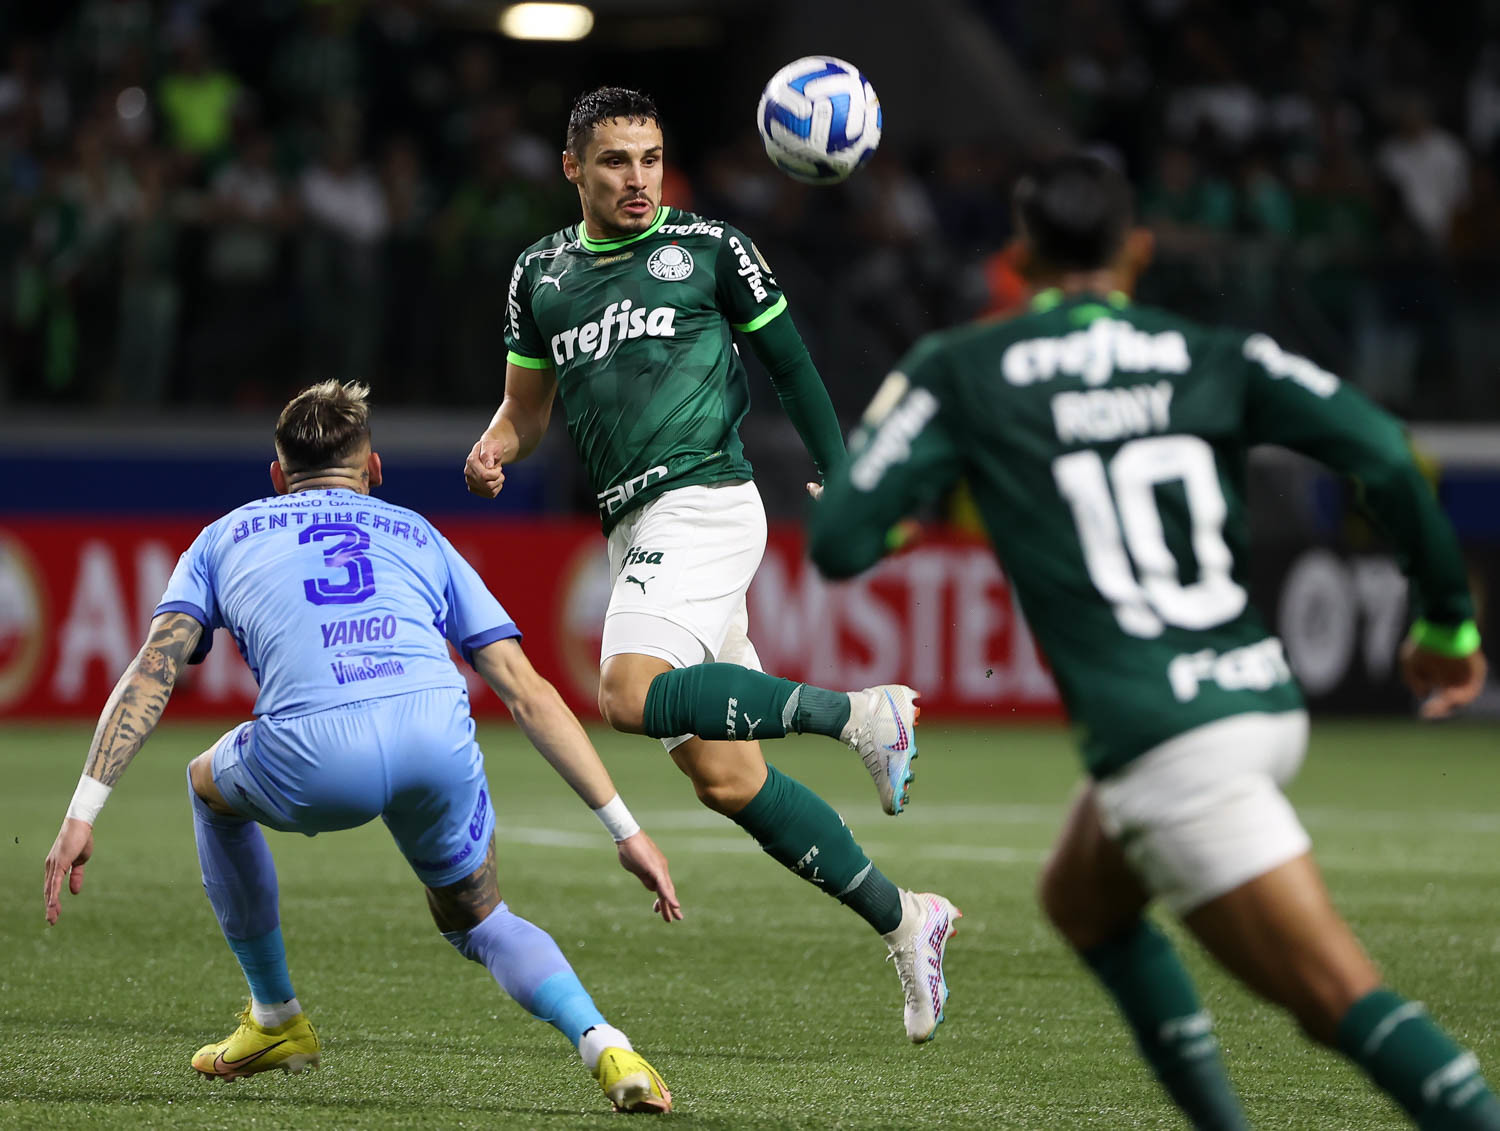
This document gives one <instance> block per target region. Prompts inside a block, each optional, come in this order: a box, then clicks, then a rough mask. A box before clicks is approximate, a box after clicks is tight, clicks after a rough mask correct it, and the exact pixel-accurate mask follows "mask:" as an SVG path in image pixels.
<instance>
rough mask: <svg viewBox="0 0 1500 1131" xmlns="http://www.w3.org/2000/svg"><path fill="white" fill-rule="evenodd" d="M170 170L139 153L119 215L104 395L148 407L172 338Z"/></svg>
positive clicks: (158, 390) (156, 397)
mask: <svg viewBox="0 0 1500 1131" xmlns="http://www.w3.org/2000/svg"><path fill="white" fill-rule="evenodd" d="M173 176H174V169H173V164H172V161H171V159H170V158H169V157H168V156H167V155H165V154H162V153H155V152H148V153H145V154H142V155H141V157H140V158H139V160H138V161H137V162H136V167H135V195H134V199H133V200H132V202H131V208H130V211H129V214H128V215H127V216H126V218H125V227H124V233H123V247H122V249H121V274H120V313H119V319H120V323H119V325H120V328H119V338H118V342H119V345H118V348H119V358H118V362H117V372H116V384H115V387H114V388H113V389H112V390H111V391H110V392H111V396H110V399H111V400H114V401H116V402H117V403H120V404H122V405H125V406H128V407H130V408H136V407H144V408H151V407H155V406H157V405H160V404H161V403H162V402H163V401H164V400H165V399H166V392H167V380H168V377H169V375H170V372H171V366H172V360H173V356H174V353H175V347H176V341H177V315H178V310H179V307H180V304H181V294H180V290H179V286H178V282H177V262H176V256H177V241H178V235H179V231H180V224H179V217H178V215H177V212H176V208H175V201H174V200H173V187H174V186H173V184H172V180H173Z"/></svg>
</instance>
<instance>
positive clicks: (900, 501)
mask: <svg viewBox="0 0 1500 1131" xmlns="http://www.w3.org/2000/svg"><path fill="white" fill-rule="evenodd" d="M1257 443H1273V444H1280V445H1283V446H1286V447H1289V448H1292V449H1295V450H1298V451H1301V452H1303V453H1305V454H1307V455H1309V456H1312V457H1313V458H1315V459H1318V460H1320V461H1322V462H1323V463H1326V464H1328V465H1329V466H1330V467H1332V468H1334V469H1336V470H1339V471H1342V472H1345V473H1346V474H1348V475H1351V476H1353V477H1354V478H1355V479H1356V480H1357V481H1358V482H1359V484H1360V486H1361V487H1362V489H1363V494H1364V496H1365V500H1366V502H1367V503H1368V504H1369V506H1370V509H1371V510H1372V512H1373V514H1374V516H1375V517H1376V519H1377V520H1379V521H1382V523H1383V525H1384V526H1385V528H1386V530H1387V533H1388V534H1390V535H1391V536H1392V538H1393V539H1394V541H1395V543H1396V545H1397V547H1398V548H1399V549H1401V550H1402V551H1404V553H1405V557H1406V560H1405V561H1404V565H1405V566H1406V569H1407V572H1408V575H1409V576H1410V577H1411V579H1412V581H1413V584H1414V588H1415V591H1416V592H1415V595H1414V596H1415V601H1416V604H1417V606H1418V608H1419V609H1420V610H1422V613H1423V615H1426V616H1428V617H1430V618H1432V619H1435V620H1439V621H1442V622H1444V623H1457V622H1459V621H1462V620H1464V619H1466V618H1468V617H1470V616H1472V615H1473V610H1472V605H1471V603H1470V599H1469V595H1468V586H1467V580H1466V577H1465V573H1464V567H1463V562H1462V558H1461V557H1460V554H1459V549H1458V544H1457V539H1456V537H1455V536H1454V534H1453V531H1452V528H1451V526H1450V525H1449V524H1448V522H1447V520H1446V518H1445V517H1444V516H1443V514H1442V512H1441V510H1440V509H1439V507H1438V506H1437V502H1436V499H1435V498H1434V496H1433V494H1432V492H1431V489H1430V487H1429V486H1428V484H1427V483H1426V482H1425V480H1424V479H1423V478H1422V476H1421V474H1420V472H1419V471H1418V469H1417V468H1416V467H1415V465H1414V463H1413V461H1412V459H1411V457H1410V454H1409V452H1408V450H1407V446H1406V441H1405V436H1404V432H1403V430H1402V429H1401V427H1400V425H1399V424H1398V423H1397V422H1396V421H1395V420H1394V419H1393V418H1391V417H1390V416H1388V415H1387V414H1386V413H1384V412H1383V411H1381V410H1380V409H1378V408H1376V407H1375V406H1374V405H1373V404H1371V403H1370V402H1369V401H1367V400H1366V399H1365V398H1364V397H1362V396H1361V395H1360V394H1359V393H1357V392H1355V391H1354V390H1352V389H1350V388H1349V387H1348V386H1346V385H1344V384H1343V383H1341V382H1340V381H1339V380H1338V379H1337V378H1336V377H1334V376H1333V375H1332V374H1330V373H1328V372H1326V371H1324V370H1323V369H1320V368H1319V367H1318V366H1316V365H1315V364H1313V363H1312V362H1311V361H1309V360H1307V359H1306V358H1302V357H1298V356H1296V355H1294V354H1290V353H1287V352H1285V351H1283V350H1282V349H1281V348H1280V347H1279V346H1278V345H1277V344H1276V343H1275V342H1274V341H1272V340H1271V339H1270V338H1268V337H1266V336H1265V335H1262V334H1248V335H1247V334H1245V333H1243V332H1233V331H1228V330H1223V329H1210V328H1205V327H1201V326H1198V325H1196V324H1194V323H1192V322H1190V321H1189V320H1187V319H1184V318H1180V317H1178V316H1176V315H1173V314H1171V313H1168V312H1165V311H1161V310H1155V309H1150V308H1146V307H1139V306H1134V305H1131V304H1129V303H1128V302H1126V300H1125V299H1124V297H1123V296H1120V295H1115V296H1111V297H1108V298H1106V297H1103V296H1091V295H1085V296H1078V297H1074V298H1071V299H1063V298H1062V296H1061V295H1060V294H1058V293H1056V292H1050V293H1048V294H1047V295H1045V296H1043V298H1042V299H1041V300H1040V302H1039V304H1038V307H1036V308H1034V309H1033V310H1032V312H1030V313H1028V314H1026V315H1024V316H1022V317H1018V318H1015V319H1013V320H1010V321H1003V322H988V323H979V324H975V325H971V326H966V327H962V328H959V329H955V330H950V331H945V332H942V333H938V334H933V335H930V336H929V337H927V338H924V339H923V340H922V341H921V342H919V343H918V344H917V345H916V347H914V348H913V349H912V351H911V352H910V353H909V354H908V355H907V356H906V357H905V358H904V359H903V360H902V362H901V363H900V364H899V366H898V367H897V370H896V371H895V372H894V373H893V374H892V375H891V376H890V377H889V378H888V379H887V381H886V384H885V385H884V386H883V387H882V389H881V391H880V392H879V393H878V394H877V396H876V398H875V400H874V402H873V403H872V404H871V406H870V409H869V411H868V412H867V413H866V418H865V423H864V424H863V425H862V428H861V432H860V434H859V435H858V436H856V438H855V441H854V443H853V444H852V445H851V449H850V450H851V455H852V459H853V462H852V463H851V465H850V468H849V473H848V476H847V478H845V479H842V480H840V481H839V482H838V483H836V484H832V485H830V489H829V492H828V493H827V494H825V496H824V500H823V503H822V505H821V507H819V508H818V511H817V514H816V517H815V519H814V520H813V521H814V535H815V538H816V537H817V536H818V532H819V530H820V528H822V529H824V531H825V533H826V535H827V536H828V538H829V539H832V540H834V541H833V542H832V543H831V544H833V545H835V546H836V545H838V544H847V545H849V546H851V547H853V546H856V545H857V544H859V543H860V542H861V541H862V540H865V539H874V538H879V537H881V536H883V534H884V532H885V530H886V529H887V528H888V527H889V525H890V523H891V522H892V521H894V519H896V518H898V517H899V516H900V515H902V514H905V513H909V512H910V510H911V509H912V508H913V507H914V506H915V505H917V504H919V503H920V502H921V501H922V500H924V499H930V498H932V497H934V496H936V495H937V494H938V493H939V492H941V491H943V490H945V489H946V488H947V487H949V486H951V485H952V484H954V483H956V482H957V481H958V480H959V479H964V480H966V481H967V482H968V484H969V486H970V488H971V490H972V491H973V494H974V498H975V502H976V503H977V505H978V508H979V511H980V513H981V515H982V517H983V520H984V524H985V527H986V530H987V532H988V534H989V537H990V539H991V542H992V543H993V545H994V547H995V551H996V553H997V555H998V557H999V559H1000V562H1001V564H1002V566H1003V567H1004V569H1005V571H1006V573H1007V575H1008V576H1009V578H1010V581H1011V583H1012V585H1013V586H1014V588H1015V591H1016V593H1017V595H1018V597H1019V599H1020V602H1021V606H1022V609H1023V610H1024V613H1025V616H1026V619H1027V622H1028V623H1029V625H1030V628H1031V630H1032V632H1033V633H1034V635H1035V637H1036V639H1037V642H1038V643H1039V644H1040V646H1041V648H1042V650H1043V652H1044V653H1045V655H1046V657H1047V660H1048V661H1049V662H1050V664H1051V667H1052V671H1053V675H1054V676H1055V678H1056V680H1057V684H1058V688H1059V690H1060V692H1061V695H1062V698H1063V701H1064V704H1065V705H1066V707H1067V709H1068V712H1069V714H1070V716H1071V717H1072V719H1073V721H1074V723H1075V725H1076V726H1077V727H1078V728H1079V730H1080V732H1081V744H1082V747H1083V753H1084V759H1085V762H1086V764H1087V766H1088V768H1089V770H1090V772H1091V773H1093V774H1094V775H1095V776H1104V775H1107V774H1109V773H1111V772H1113V771H1114V770H1116V769H1118V768H1120V767H1121V766H1122V765H1124V764H1125V763H1127V762H1129V761H1130V760H1131V759H1133V758H1135V757H1137V756H1138V755H1140V754H1142V753H1144V752H1145V751H1147V750H1149V749H1150V748H1151V747H1153V746H1155V745H1157V744H1159V743H1161V742H1163V741H1165V740H1166V739H1168V738H1171V737H1173V736H1175V735H1177V734H1180V733H1182V732H1184V731H1186V730H1190V729H1192V728H1193V727H1196V726H1201V725H1203V724H1205V723H1209V722H1212V721H1214V720H1216V719H1220V718H1224V717H1226V716H1230V715H1235V714H1240V713H1243V712H1248V711H1285V710H1289V709H1293V708H1296V707H1298V706H1299V705H1300V703H1301V696H1300V692H1299V691H1298V688H1297V686H1296V683H1295V680H1294V679H1293V678H1292V673H1291V671H1290V670H1289V668H1288V666H1287V662H1286V658H1285V656H1284V655H1283V652H1282V647H1281V642H1280V641H1279V640H1278V639H1276V638H1275V637H1274V636H1272V635H1270V634H1269V633H1268V632H1267V630H1266V628H1265V625H1264V624H1263V622H1262V620H1261V617H1260V616H1259V614H1258V613H1257V612H1256V610H1255V609H1254V608H1253V607H1252V606H1251V604H1250V602H1249V599H1248V593H1247V572H1248V571H1247V551H1248V546H1247V542H1248V525H1247V521H1246V515H1245V480H1246V453H1247V450H1248V449H1249V447H1250V446H1251V445H1253V444H1257ZM867 544H870V545H873V543H867ZM830 552H836V550H835V551H830ZM851 552H858V551H851ZM955 615H958V616H962V615H963V610H961V609H960V610H957V611H956V613H955Z"/></svg>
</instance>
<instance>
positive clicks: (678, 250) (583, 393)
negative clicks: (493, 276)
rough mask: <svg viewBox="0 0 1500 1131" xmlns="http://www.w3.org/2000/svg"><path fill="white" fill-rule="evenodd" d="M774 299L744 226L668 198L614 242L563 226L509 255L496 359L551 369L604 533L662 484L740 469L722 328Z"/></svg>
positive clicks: (781, 301)
mask: <svg viewBox="0 0 1500 1131" xmlns="http://www.w3.org/2000/svg"><path fill="white" fill-rule="evenodd" d="M785 309H786V299H785V297H784V296H783V295H782V293H781V289H780V287H778V286H777V284H776V279H775V277H774V276H773V275H772V273H771V269H770V267H769V266H767V264H766V262H765V260H764V259H763V258H762V257H761V255H760V253H759V251H757V250H756V248H755V246H754V245H753V244H752V243H751V242H750V239H749V237H748V236H746V235H745V234H744V233H743V232H740V231H738V230H737V229H735V228H733V227H730V226H729V225H727V224H724V223H721V222H720V221H718V220H705V219H703V218H702V217H700V216H696V215H694V214H692V213H690V212H683V211H681V210H680V209H675V208H666V207H663V208H660V209H658V210H657V214H656V218H655V220H654V221H653V222H652V224H651V225H650V226H649V227H648V228H647V229H646V230H645V231H643V232H641V233H639V234H637V235H634V236H627V237H624V238H621V239H614V240H594V239H591V238H589V237H588V235H587V233H586V232H584V231H583V228H582V225H581V224H575V225H573V226H571V227H568V228H564V229H563V230H562V231H560V232H554V233H553V234H552V235H550V236H548V237H546V238H545V239H543V240H539V241H538V242H537V243H535V244H533V245H532V246H531V247H529V248H527V250H526V251H524V252H523V253H522V254H521V256H520V258H519V259H517V261H516V267H515V271H514V272H513V274H512V276H511V283H510V294H509V298H508V303H507V308H506V323H505V342H506V347H507V351H508V354H507V358H508V360H509V361H510V362H511V363H513V364H516V365H521V366H525V367H528V368H534V369H541V368H548V367H550V368H551V369H553V370H555V371H556V374H557V390H558V396H559V397H560V398H561V400H562V404H563V409H564V411H565V413H566V415H567V422H568V433H569V435H571V436H572V438H573V443H574V445H575V446H576V447H577V448H578V454H579V455H580V456H581V457H582V458H583V462H584V465H585V467H587V469H588V474H589V479H590V482H591V483H592V484H593V489H594V492H595V495H596V498H597V501H598V505H599V517H600V520H601V521H602V523H603V524H604V530H605V533H608V532H609V531H610V530H611V529H612V528H613V527H614V525H615V523H617V522H619V520H620V519H621V518H622V517H623V516H624V515H626V514H628V513H629V512H630V511H632V510H634V509H635V508H636V507H638V506H640V505H641V504H643V503H645V502H646V501H647V500H649V499H652V498H655V497H656V496H657V495H660V494H661V493H662V492H664V491H669V490H672V489H673V488H676V487H685V486H689V485H692V484H701V483H719V482H724V481H726V480H735V479H749V478H750V477H751V469H750V463H749V461H748V460H747V459H746V458H745V453H744V448H743V446H742V444H741V442H740V436H739V425H740V421H741V420H742V419H743V418H744V415H745V412H746V410H747V409H748V408H749V404H750V393H749V386H748V381H747V379H746V375H745V367H744V364H743V363H742V362H741V361H740V358H739V354H738V353H737V352H736V351H735V349H734V343H733V340H732V332H733V331H734V330H741V331H745V332H753V331H755V330H758V329H759V328H760V327H762V326H764V325H765V324H766V323H767V322H769V321H770V320H771V319H773V318H776V317H777V316H779V315H780V314H781V313H782V312H783V311H785Z"/></svg>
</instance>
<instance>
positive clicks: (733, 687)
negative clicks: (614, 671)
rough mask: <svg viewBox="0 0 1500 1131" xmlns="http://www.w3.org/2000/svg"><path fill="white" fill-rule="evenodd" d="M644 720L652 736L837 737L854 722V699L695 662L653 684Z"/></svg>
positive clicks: (735, 666) (730, 667) (730, 666)
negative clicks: (851, 718) (851, 710)
mask: <svg viewBox="0 0 1500 1131" xmlns="http://www.w3.org/2000/svg"><path fill="white" fill-rule="evenodd" d="M642 717H643V722H644V726H643V729H644V730H645V732H646V733H647V734H649V735H650V736H651V737H652V738H675V737H676V736H677V735H679V734H696V735H698V736H700V737H702V738H709V739H729V740H736V739H740V740H749V739H752V738H785V737H786V736H787V735H788V734H792V733H795V734H825V735H827V736H828V737H829V738H838V737H839V736H840V734H841V733H842V731H843V729H844V724H846V723H847V722H848V721H849V696H848V695H847V694H846V693H845V692H842V691H829V690H827V689H825V688H822V687H813V686H812V685H811V684H807V683H793V682H792V681H791V680H789V679H780V678H779V677H777V676H774V675H767V674H766V673H765V672H757V671H752V670H750V669H749V668H742V667H740V665H738V664H694V665H692V666H691V667H686V668H674V669H673V670H672V671H669V672H662V674H661V675H659V676H657V677H656V678H655V679H653V680H652V681H651V686H650V688H648V689H647V691H646V706H645V709H644V711H643V713H642Z"/></svg>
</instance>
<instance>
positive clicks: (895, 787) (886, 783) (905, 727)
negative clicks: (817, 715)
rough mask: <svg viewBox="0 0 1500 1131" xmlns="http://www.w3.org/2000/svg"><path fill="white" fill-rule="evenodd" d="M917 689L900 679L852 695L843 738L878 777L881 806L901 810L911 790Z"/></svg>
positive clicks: (914, 751)
mask: <svg viewBox="0 0 1500 1131" xmlns="http://www.w3.org/2000/svg"><path fill="white" fill-rule="evenodd" d="M916 699H917V692H915V691H913V690H912V689H911V688H909V687H904V686H902V685H901V684H899V683H883V684H881V685H880V686H879V687H867V688H865V690H863V691H855V692H852V693H851V694H850V696H849V701H850V707H849V722H848V724H847V725H846V726H845V727H844V734H843V738H844V741H845V742H847V743H848V744H849V745H850V746H851V747H853V748H854V749H855V750H858V751H859V756H860V757H861V758H863V759H864V762H865V769H867V770H869V771H870V776H871V777H872V778H874V779H875V789H876V791H877V792H878V793H879V794H880V807H881V808H882V809H884V810H885V811H886V812H887V813H890V814H891V815H892V816H894V815H895V814H897V813H899V812H901V809H902V806H904V805H905V804H906V800H907V794H908V793H909V792H910V790H911V782H912V772H911V764H912V761H913V760H914V759H915V758H916V756H917V716H918V715H920V714H921V713H922V709H921V708H920V707H918V706H917V705H916Z"/></svg>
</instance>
